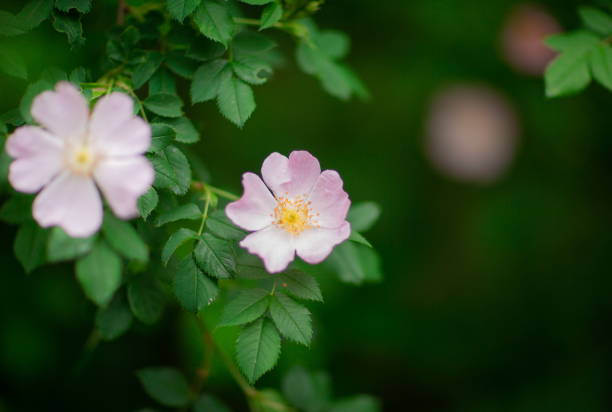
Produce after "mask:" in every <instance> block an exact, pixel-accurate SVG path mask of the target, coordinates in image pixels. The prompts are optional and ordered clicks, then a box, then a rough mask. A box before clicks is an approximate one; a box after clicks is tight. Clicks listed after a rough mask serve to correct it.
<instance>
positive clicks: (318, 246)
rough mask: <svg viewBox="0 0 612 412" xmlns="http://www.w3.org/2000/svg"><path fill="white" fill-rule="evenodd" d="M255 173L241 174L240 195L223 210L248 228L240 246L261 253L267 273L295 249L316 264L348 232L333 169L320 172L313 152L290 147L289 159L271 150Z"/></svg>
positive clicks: (279, 269) (286, 262) (337, 177)
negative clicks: (292, 150)
mask: <svg viewBox="0 0 612 412" xmlns="http://www.w3.org/2000/svg"><path fill="white" fill-rule="evenodd" d="M261 175H262V176H263V181H262V180H261V179H260V178H259V176H257V175H256V174H254V173H245V174H244V175H243V176H242V186H243V187H244V194H243V195H242V197H241V198H240V199H239V200H237V201H235V202H233V203H230V204H229V205H227V207H226V208H225V213H226V214H227V216H228V217H229V218H230V219H231V220H232V222H234V223H235V224H236V225H238V226H240V227H241V228H243V229H246V230H248V231H252V232H253V233H251V234H249V235H248V236H247V237H246V238H244V239H243V240H242V241H241V242H240V246H242V247H244V248H245V249H247V250H248V251H249V252H250V253H253V254H255V255H257V256H259V257H260V258H262V259H263V261H264V265H265V266H266V270H267V271H268V272H270V273H277V272H282V271H283V270H285V268H286V267H287V265H289V263H290V262H291V261H292V260H293V259H294V257H295V254H296V253H297V255H298V256H299V257H301V258H302V259H304V260H305V261H306V262H308V263H312V264H315V263H320V262H322V261H323V260H325V258H326V257H327V256H329V254H330V253H331V251H332V249H333V248H334V246H336V245H337V244H339V243H342V242H343V241H345V240H346V239H347V238H348V237H349V235H350V233H351V226H350V224H349V223H348V222H347V221H346V214H347V212H348V209H349V206H350V205H351V201H350V200H349V197H348V195H347V194H346V192H345V191H344V190H343V189H342V179H341V178H340V175H339V174H338V172H336V171H334V170H325V171H324V172H322V173H321V167H320V166H319V161H318V160H317V159H316V158H315V157H314V156H312V155H311V154H310V153H308V152H306V151H294V152H291V154H290V155H289V158H287V157H285V156H283V155H281V154H279V153H272V154H271V155H270V156H268V157H267V158H266V160H265V161H264V163H263V166H262V167H261ZM264 182H265V184H264ZM270 191H271V192H270Z"/></svg>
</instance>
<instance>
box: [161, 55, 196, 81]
mask: <svg viewBox="0 0 612 412" xmlns="http://www.w3.org/2000/svg"><path fill="white" fill-rule="evenodd" d="M166 67H168V68H169V69H170V70H171V71H172V72H173V73H174V74H176V75H177V76H181V77H183V78H185V79H192V78H193V73H194V72H195V71H196V69H197V68H198V62H197V61H194V60H192V59H189V58H187V57H185V56H184V55H183V54H178V53H172V54H170V55H168V58H167V59H166Z"/></svg>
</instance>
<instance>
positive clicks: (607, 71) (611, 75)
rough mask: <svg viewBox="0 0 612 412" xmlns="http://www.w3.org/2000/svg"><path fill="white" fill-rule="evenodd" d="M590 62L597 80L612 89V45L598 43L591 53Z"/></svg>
mask: <svg viewBox="0 0 612 412" xmlns="http://www.w3.org/2000/svg"><path fill="white" fill-rule="evenodd" d="M590 63H591V71H592V73H593V77H594V78H595V80H597V81H598V82H599V83H600V84H601V85H602V86H604V87H605V88H607V89H608V90H612V47H610V46H609V45H607V44H601V45H598V46H597V48H596V49H595V50H594V51H593V53H592V54H591V59H590Z"/></svg>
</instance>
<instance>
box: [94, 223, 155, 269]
mask: <svg viewBox="0 0 612 412" xmlns="http://www.w3.org/2000/svg"><path fill="white" fill-rule="evenodd" d="M102 233H104V237H105V239H106V241H107V242H108V243H109V244H110V245H111V246H112V248H113V249H115V251H116V252H117V253H119V254H121V255H122V256H123V257H125V258H127V259H132V260H137V261H140V262H147V261H148V260H149V248H148V246H147V245H146V243H145V242H144V241H143V240H142V239H141V238H140V235H139V234H138V232H136V229H134V227H133V226H132V225H131V224H130V223H128V222H126V221H124V220H120V219H118V218H116V217H115V216H114V215H113V214H112V213H109V212H107V213H105V214H104V223H103V224H102Z"/></svg>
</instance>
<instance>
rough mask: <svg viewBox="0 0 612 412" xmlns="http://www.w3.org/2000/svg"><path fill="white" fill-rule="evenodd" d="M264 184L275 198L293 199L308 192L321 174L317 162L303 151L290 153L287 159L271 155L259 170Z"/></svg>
mask: <svg viewBox="0 0 612 412" xmlns="http://www.w3.org/2000/svg"><path fill="white" fill-rule="evenodd" d="M261 174H262V176H263V178H264V181H265V182H266V184H267V185H268V186H269V187H270V189H272V191H273V192H274V194H275V195H276V196H277V197H280V196H286V197H290V198H292V197H295V196H300V195H305V194H308V193H309V192H310V190H311V189H312V186H313V185H314V184H315V182H316V181H317V178H318V177H319V175H320V174H321V166H320V165H319V161H318V160H317V159H316V158H315V157H314V156H313V155H311V154H310V153H308V152H306V151H304V150H296V151H293V152H291V154H290V155H289V159H287V158H286V157H284V156H282V155H280V154H278V153H272V154H271V155H270V156H268V157H267V158H266V160H265V161H264V164H263V166H262V168H261Z"/></svg>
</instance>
